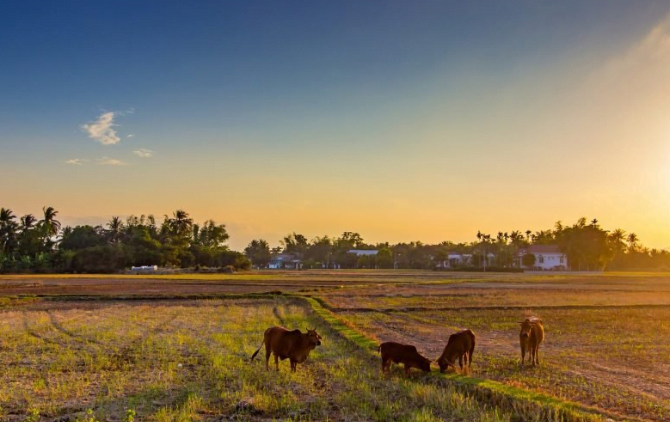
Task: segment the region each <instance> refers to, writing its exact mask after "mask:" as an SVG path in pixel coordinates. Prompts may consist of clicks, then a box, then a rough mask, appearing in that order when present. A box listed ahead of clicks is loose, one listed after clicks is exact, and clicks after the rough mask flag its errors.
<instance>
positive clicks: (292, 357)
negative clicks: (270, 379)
mask: <svg viewBox="0 0 670 422" xmlns="http://www.w3.org/2000/svg"><path fill="white" fill-rule="evenodd" d="M263 344H265V369H267V370H268V371H269V370H270V365H269V362H270V354H271V353H272V354H274V355H275V366H276V367H277V371H279V359H281V360H284V359H286V358H288V359H289V361H290V362H291V371H292V372H295V371H296V368H297V366H298V364H299V363H303V362H304V361H305V360H307V356H309V352H311V351H312V350H314V348H315V347H316V346H321V336H320V335H319V334H318V333H317V332H316V328H315V329H313V330H309V329H308V330H307V333H301V332H300V330H293V331H289V330H287V329H286V328H284V327H270V328H268V329H267V330H265V333H264V334H263V343H261V347H259V348H258V350H256V352H254V354H253V355H252V356H251V360H254V358H255V357H256V355H257V354H258V352H260V351H261V349H262V348H263Z"/></svg>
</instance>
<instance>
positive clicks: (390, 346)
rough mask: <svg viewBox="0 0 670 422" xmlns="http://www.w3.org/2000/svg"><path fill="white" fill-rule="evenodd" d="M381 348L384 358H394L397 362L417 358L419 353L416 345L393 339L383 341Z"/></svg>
mask: <svg viewBox="0 0 670 422" xmlns="http://www.w3.org/2000/svg"><path fill="white" fill-rule="evenodd" d="M379 350H380V352H381V354H382V360H387V359H392V360H393V361H394V362H395V363H399V362H405V361H408V360H415V359H416V358H417V357H418V355H419V352H418V351H417V350H416V347H414V346H410V345H407V344H400V343H396V342H393V341H388V342H386V343H382V344H381V346H379Z"/></svg>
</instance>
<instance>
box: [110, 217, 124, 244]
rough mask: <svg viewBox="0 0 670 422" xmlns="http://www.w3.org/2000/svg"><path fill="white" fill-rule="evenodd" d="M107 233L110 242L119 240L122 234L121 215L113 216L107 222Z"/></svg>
mask: <svg viewBox="0 0 670 422" xmlns="http://www.w3.org/2000/svg"><path fill="white" fill-rule="evenodd" d="M107 234H108V236H109V241H110V242H112V243H118V242H119V241H120V240H121V235H122V234H123V221H122V220H121V217H118V216H115V217H112V219H111V220H109V222H108V223H107Z"/></svg>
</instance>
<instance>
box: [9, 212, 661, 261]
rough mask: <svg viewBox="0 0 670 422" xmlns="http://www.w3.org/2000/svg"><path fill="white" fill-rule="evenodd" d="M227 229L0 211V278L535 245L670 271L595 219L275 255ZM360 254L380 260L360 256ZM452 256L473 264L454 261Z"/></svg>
mask: <svg viewBox="0 0 670 422" xmlns="http://www.w3.org/2000/svg"><path fill="white" fill-rule="evenodd" d="M228 238H229V235H228V232H227V230H226V226H225V225H223V224H217V223H216V222H214V221H213V220H207V221H205V222H204V223H202V224H197V223H195V222H194V221H193V219H192V218H191V217H190V216H189V214H188V213H187V212H186V211H184V210H176V211H175V212H173V213H172V215H165V216H164V217H163V220H162V222H160V223H158V222H157V221H156V219H155V218H154V216H152V215H141V216H139V217H138V216H135V215H131V216H130V217H128V218H126V219H125V220H124V219H122V218H120V217H118V216H115V217H112V218H111V219H110V220H109V221H108V222H107V223H106V224H104V225H98V226H88V225H83V226H76V227H61V223H60V222H59V221H58V211H56V210H55V209H54V208H53V207H44V208H43V209H42V212H41V213H40V214H39V216H38V217H36V216H35V215H33V214H26V215H24V216H21V217H18V216H16V215H15V214H14V213H13V212H12V210H10V209H8V208H0V272H89V273H92V272H113V271H118V270H122V269H124V268H128V267H130V266H134V265H159V266H169V267H179V268H187V267H225V266H228V265H231V266H233V267H235V268H237V269H245V268H249V267H250V266H251V265H252V263H253V265H254V267H257V268H266V267H267V266H268V264H269V262H270V260H271V257H272V255H273V254H278V253H286V254H291V255H293V256H294V257H295V258H297V259H301V260H302V263H303V264H302V265H303V268H408V269H412V268H414V269H433V268H436V267H440V266H444V263H449V264H450V265H449V266H450V267H454V266H456V267H458V266H464V267H473V266H474V267H475V268H476V267H479V266H483V264H484V259H483V257H484V256H487V260H486V265H487V267H495V268H510V267H513V266H518V265H519V264H522V265H523V266H527V267H528V266H531V267H532V266H533V265H534V264H535V262H533V263H532V264H530V265H529V262H530V260H531V259H533V258H532V255H530V254H527V255H525V257H524V258H523V260H522V262H521V263H519V259H518V257H519V252H520V251H521V250H522V249H525V248H527V247H528V246H530V245H557V246H558V247H559V248H560V250H561V251H563V253H564V254H565V255H566V256H567V259H568V265H569V266H570V268H571V269H573V270H602V269H607V270H626V269H667V268H670V253H669V252H667V251H665V250H657V249H648V248H645V247H644V246H642V245H641V244H640V239H639V238H638V236H637V235H636V234H635V233H626V232H625V231H624V230H621V229H616V230H614V231H607V230H604V229H603V228H602V227H601V226H600V224H599V222H598V220H596V219H593V220H591V221H590V222H589V221H587V219H586V218H580V219H579V220H577V222H575V224H573V225H571V226H567V225H564V224H563V223H562V222H560V221H559V222H557V223H556V224H555V225H554V228H553V229H549V230H540V231H536V232H533V231H531V230H526V231H520V230H514V231H510V232H502V231H500V232H497V233H496V234H486V233H482V232H481V231H479V232H477V234H476V240H475V241H473V242H469V243H452V242H446V241H445V242H442V243H438V244H434V245H428V244H424V243H422V242H420V241H415V242H409V243H397V244H395V245H391V244H389V243H387V242H385V243H376V244H372V243H366V242H365V240H364V239H363V237H362V236H361V235H360V234H359V233H357V232H353V231H347V232H344V233H342V234H341V235H340V236H339V237H330V236H327V235H325V236H317V237H315V238H313V239H311V240H308V238H307V237H306V236H304V235H303V234H300V233H297V232H292V233H290V234H288V235H286V236H284V237H283V238H282V239H280V240H279V245H278V246H275V247H271V246H270V244H269V243H268V242H267V241H266V240H263V239H257V240H252V241H251V242H250V243H249V245H248V246H247V247H246V248H245V249H244V253H243V254H242V253H240V252H235V251H232V250H230V249H229V248H228V247H227V246H226V242H227V241H228ZM352 249H356V250H373V249H374V250H376V251H377V253H376V254H362V255H356V254H353V253H350V252H349V251H351V250H352ZM451 254H458V255H461V256H468V257H469V258H466V259H462V260H451V261H453V262H450V259H449V256H450V255H451Z"/></svg>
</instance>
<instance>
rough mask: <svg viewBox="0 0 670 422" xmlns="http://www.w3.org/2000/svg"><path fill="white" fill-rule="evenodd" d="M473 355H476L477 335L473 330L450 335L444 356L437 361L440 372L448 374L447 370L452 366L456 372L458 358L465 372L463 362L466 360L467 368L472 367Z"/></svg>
mask: <svg viewBox="0 0 670 422" xmlns="http://www.w3.org/2000/svg"><path fill="white" fill-rule="evenodd" d="M473 353H475V333H473V332H472V331H471V330H463V331H459V332H457V333H455V334H452V335H450V336H449V341H447V345H446V346H445V347H444V351H443V352H442V356H440V357H439V358H438V359H437V364H438V365H440V372H442V373H444V372H447V368H449V367H450V366H451V367H452V368H454V370H456V358H458V365H459V366H460V367H461V371H463V360H465V365H466V366H470V365H471V364H472V355H473ZM464 358H465V359H464Z"/></svg>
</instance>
